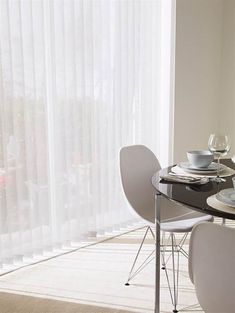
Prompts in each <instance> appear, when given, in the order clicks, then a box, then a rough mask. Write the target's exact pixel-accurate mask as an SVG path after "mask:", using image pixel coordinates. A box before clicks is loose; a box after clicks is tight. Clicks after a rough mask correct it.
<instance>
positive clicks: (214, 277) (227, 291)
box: [189, 223, 235, 313]
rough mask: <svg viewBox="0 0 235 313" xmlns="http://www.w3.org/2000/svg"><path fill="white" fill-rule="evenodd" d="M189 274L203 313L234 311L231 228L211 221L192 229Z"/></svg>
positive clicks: (234, 231) (234, 266)
mask: <svg viewBox="0 0 235 313" xmlns="http://www.w3.org/2000/svg"><path fill="white" fill-rule="evenodd" d="M189 275H190V278H191V281H192V283H193V284H194V286H195V290H196V295H197V298H198V301H199V303H200V305H201V307H202V309H203V311H204V312H206V313H234V312H235V229H234V228H230V227H227V226H222V225H218V224H214V223H200V224H199V225H196V226H195V227H194V228H193V231H192V235H191V238H190V244H189Z"/></svg>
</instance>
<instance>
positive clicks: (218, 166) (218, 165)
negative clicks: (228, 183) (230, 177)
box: [217, 157, 220, 178]
mask: <svg viewBox="0 0 235 313" xmlns="http://www.w3.org/2000/svg"><path fill="white" fill-rule="evenodd" d="M217 163H218V164H217V178H219V168H220V157H218V160H217Z"/></svg>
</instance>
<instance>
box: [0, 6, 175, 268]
mask: <svg viewBox="0 0 235 313" xmlns="http://www.w3.org/2000/svg"><path fill="white" fill-rule="evenodd" d="M171 11H172V8H171V1H170V0H169V1H168V0H165V1H163V2H162V1H160V0H159V1H156V0H126V1H125V0H74V1H73V0H66V1H62V0H54V1H53V0H51V1H47V0H44V1H43V0H41V1H40V0H34V1H30V0H12V1H7V0H2V1H1V2H0V32H1V33H0V38H1V39H0V40H1V42H0V44H1V45H0V49H1V51H0V254H1V256H0V262H1V263H2V264H3V265H4V264H9V263H14V262H15V261H17V262H24V261H25V258H26V257H30V258H32V257H34V256H35V255H40V254H43V253H44V254H45V253H47V252H50V251H53V249H55V248H56V249H58V248H61V247H63V246H65V245H66V246H67V247H68V246H73V244H74V243H76V242H78V241H81V240H83V239H84V238H86V237H87V236H88V235H89V234H92V235H94V234H97V233H104V232H106V231H112V230H113V229H119V228H120V227H121V226H125V225H127V224H128V223H131V221H132V220H133V218H134V217H133V215H132V214H131V210H130V209H129V208H128V205H127V203H126V201H125V198H124V196H123V194H122V190H121V184H120V178H119V168H118V152H119V149H120V147H121V146H123V145H128V144H134V143H142V144H146V145H148V146H149V147H150V148H152V149H153V150H154V151H155V153H156V154H158V155H159V157H160V161H161V162H162V163H163V164H164V165H166V164H167V163H168V161H169V158H170V153H171V151H170V149H169V147H170V142H171V141H170V140H171V136H170V129H171V107H170V103H171V93H170V83H171V77H170V75H169V73H170V64H171V59H170V58H171V54H170V51H171V43H172V40H171V14H172V12H171Z"/></svg>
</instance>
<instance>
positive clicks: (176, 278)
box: [171, 234, 179, 313]
mask: <svg viewBox="0 0 235 313" xmlns="http://www.w3.org/2000/svg"><path fill="white" fill-rule="evenodd" d="M171 245H172V266H173V291H174V295H173V300H174V301H173V306H174V310H173V312H174V313H176V312H178V310H177V308H176V307H177V304H178V287H179V250H178V249H177V250H176V252H177V264H175V247H176V242H175V236H174V234H171ZM176 266H177V268H176Z"/></svg>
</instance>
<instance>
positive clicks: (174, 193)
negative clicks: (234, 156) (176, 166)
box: [152, 159, 235, 220]
mask: <svg viewBox="0 0 235 313" xmlns="http://www.w3.org/2000/svg"><path fill="white" fill-rule="evenodd" d="M221 163H223V164H225V165H227V166H228V167H230V168H233V169H235V164H234V163H233V162H232V161H231V159H224V160H221ZM171 168H172V166H170V167H167V168H164V169H162V170H160V171H159V172H157V173H156V174H155V175H154V176H153V177H152V184H153V186H154V187H155V189H156V190H157V191H158V192H159V193H160V194H162V195H163V196H165V197H167V198H169V199H172V200H175V201H177V202H179V203H182V204H186V205H189V206H191V207H192V208H193V209H194V210H197V211H200V212H203V213H206V214H211V215H213V216H218V217H223V218H227V219H232V220H235V208H234V214H231V213H227V212H222V211H219V210H217V209H215V208H212V207H210V206H209V205H208V204H207V202H206V200H207V198H208V197H210V196H211V195H214V194H216V193H217V192H219V191H220V190H222V189H226V188H231V187H233V183H232V176H228V177H225V179H226V182H221V183H216V182H214V181H209V182H208V183H207V184H205V185H186V184H181V183H170V182H165V181H162V180H161V179H160V176H162V175H166V174H167V173H169V172H170V171H171ZM233 176H234V175H233Z"/></svg>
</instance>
